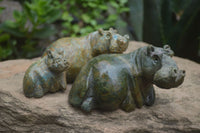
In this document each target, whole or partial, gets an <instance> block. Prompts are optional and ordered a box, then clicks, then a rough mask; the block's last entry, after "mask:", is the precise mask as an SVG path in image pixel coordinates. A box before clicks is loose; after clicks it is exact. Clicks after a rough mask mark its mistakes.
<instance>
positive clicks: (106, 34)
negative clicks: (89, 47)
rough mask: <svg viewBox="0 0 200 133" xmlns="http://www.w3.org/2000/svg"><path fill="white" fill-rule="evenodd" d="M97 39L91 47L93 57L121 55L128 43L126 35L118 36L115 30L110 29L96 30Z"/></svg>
mask: <svg viewBox="0 0 200 133" xmlns="http://www.w3.org/2000/svg"><path fill="white" fill-rule="evenodd" d="M98 34H99V36H98V38H97V39H96V42H95V45H93V52H94V53H95V55H99V54H104V53H123V52H124V51H125V50H126V49H127V47H128V43H129V36H128V35H124V36H122V35H120V34H118V33H117V30H114V29H112V28H110V29H109V30H107V31H106V30H105V31H104V30H103V29H99V30H98Z"/></svg>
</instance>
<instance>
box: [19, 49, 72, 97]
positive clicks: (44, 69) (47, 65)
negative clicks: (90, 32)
mask: <svg viewBox="0 0 200 133" xmlns="http://www.w3.org/2000/svg"><path fill="white" fill-rule="evenodd" d="M64 53H65V52H64V51H59V52H56V53H55V52H53V51H50V50H48V51H47V56H45V57H43V58H41V59H40V60H38V61H36V62H35V63H33V64H32V65H31V66H30V67H29V68H28V69H27V70H26V72H25V75H24V80H23V91H24V94H25V96H26V97H29V98H30V97H35V98H40V97H42V96H43V95H45V94H46V93H48V92H56V91H58V90H66V88H67V84H66V70H67V68H68V66H69V64H68V61H67V60H66V59H65V57H64Z"/></svg>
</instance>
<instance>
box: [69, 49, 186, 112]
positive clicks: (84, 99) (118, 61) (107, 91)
mask: <svg viewBox="0 0 200 133" xmlns="http://www.w3.org/2000/svg"><path fill="white" fill-rule="evenodd" d="M173 53H174V52H173V51H172V50H171V49H170V47H169V46H167V45H166V46H164V48H159V47H154V46H145V47H142V48H139V49H137V50H136V51H134V52H131V53H129V54H105V55H100V56H98V57H95V58H93V59H91V60H90V61H89V62H88V63H87V64H86V65H85V66H84V67H83V68H82V69H81V71H80V73H79V75H78V76H77V78H76V80H75V82H74V84H73V86H72V89H71V90H70V93H69V103H70V104H71V105H72V106H74V107H78V108H81V109H82V110H83V111H85V112H90V111H91V110H93V109H101V110H116V109H118V108H121V109H122V110H124V111H126V112H130V111H133V110H134V109H135V108H136V107H137V108H141V107H142V106H143V105H147V106H151V105H153V103H154V101H155V91H154V87H153V84H155V85H157V86H158V87H161V88H164V89H169V88H173V87H177V86H179V85H180V84H182V82H183V80H184V77H185V71H184V70H179V69H178V67H177V65H176V63H175V62H174V61H173V60H172V56H173Z"/></svg>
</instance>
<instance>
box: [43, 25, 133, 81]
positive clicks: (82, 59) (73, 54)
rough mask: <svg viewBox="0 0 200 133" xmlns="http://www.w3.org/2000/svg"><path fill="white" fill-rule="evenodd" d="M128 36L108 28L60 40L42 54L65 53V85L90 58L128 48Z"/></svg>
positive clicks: (72, 79)
mask: <svg viewBox="0 0 200 133" xmlns="http://www.w3.org/2000/svg"><path fill="white" fill-rule="evenodd" d="M128 40H129V36H128V35H124V36H121V35H119V34H117V31H116V30H114V29H112V28H110V29H109V30H108V31H104V30H102V29H99V30H98V31H95V32H92V33H90V34H89V35H87V36H85V37H79V38H73V37H66V38H61V39H59V40H57V41H55V42H54V43H53V44H51V45H50V46H49V47H48V48H47V50H46V51H45V52H44V54H43V56H46V55H47V51H48V50H51V51H54V52H57V51H59V50H60V49H63V50H64V51H65V53H66V60H67V61H68V63H69V68H68V71H67V74H66V75H67V83H72V82H73V81H74V80H75V78H76V76H77V75H78V73H79V71H80V69H81V67H82V66H83V65H85V64H86V63H87V62H88V61H89V60H90V59H91V58H93V57H95V56H97V55H100V54H105V53H122V52H124V51H125V50H126V49H127V47H128Z"/></svg>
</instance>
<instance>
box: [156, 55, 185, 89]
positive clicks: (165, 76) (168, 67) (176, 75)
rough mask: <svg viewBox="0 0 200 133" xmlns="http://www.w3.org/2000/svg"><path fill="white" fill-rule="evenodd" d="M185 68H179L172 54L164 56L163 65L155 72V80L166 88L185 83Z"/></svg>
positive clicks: (159, 85)
mask: <svg viewBox="0 0 200 133" xmlns="http://www.w3.org/2000/svg"><path fill="white" fill-rule="evenodd" d="M184 77H185V70H179V69H178V66H177V65H176V63H175V61H174V60H172V58H171V57H170V56H167V55H166V54H164V55H163V56H162V67H161V68H160V69H159V70H158V71H157V72H156V73H155V75H154V79H153V82H154V84H155V85H156V86H158V87H160V88H164V89H169V88H173V87H177V86H179V85H181V84H182V83H183V80H184Z"/></svg>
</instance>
